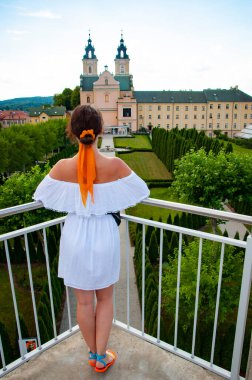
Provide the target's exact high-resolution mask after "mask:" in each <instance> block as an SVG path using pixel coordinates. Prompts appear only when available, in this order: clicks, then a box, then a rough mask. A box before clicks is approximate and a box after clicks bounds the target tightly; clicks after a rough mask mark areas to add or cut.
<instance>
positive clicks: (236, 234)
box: [234, 231, 240, 240]
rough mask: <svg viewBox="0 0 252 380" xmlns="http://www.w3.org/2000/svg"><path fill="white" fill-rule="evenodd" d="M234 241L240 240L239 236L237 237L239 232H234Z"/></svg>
mask: <svg viewBox="0 0 252 380" xmlns="http://www.w3.org/2000/svg"><path fill="white" fill-rule="evenodd" d="M234 239H237V240H240V235H239V232H238V231H236V233H235V236H234Z"/></svg>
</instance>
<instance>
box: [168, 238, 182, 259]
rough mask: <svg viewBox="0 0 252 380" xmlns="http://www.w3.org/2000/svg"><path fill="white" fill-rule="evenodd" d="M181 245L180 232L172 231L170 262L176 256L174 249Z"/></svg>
mask: <svg viewBox="0 0 252 380" xmlns="http://www.w3.org/2000/svg"><path fill="white" fill-rule="evenodd" d="M178 246H179V240H178V234H177V232H173V233H172V238H171V243H170V248H169V252H168V262H169V260H170V259H171V258H174V249H175V248H178Z"/></svg>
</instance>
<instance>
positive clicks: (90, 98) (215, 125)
mask: <svg viewBox="0 0 252 380" xmlns="http://www.w3.org/2000/svg"><path fill="white" fill-rule="evenodd" d="M82 62H83V74H82V75H81V76H80V101H81V104H90V105H93V106H94V107H96V108H98V109H100V111H101V113H102V115H103V119H104V126H105V128H106V127H120V126H128V127H129V128H130V129H131V130H132V131H138V130H139V129H141V128H147V129H149V130H151V129H152V128H153V127H160V128H165V129H167V130H170V129H172V128H179V129H182V128H196V129H197V130H199V131H201V130H203V131H205V133H206V134H207V135H208V136H213V135H214V134H213V131H214V130H220V131H221V132H222V133H224V134H227V135H228V136H229V137H233V136H235V134H236V133H237V132H239V131H240V130H242V129H243V128H245V127H246V126H247V125H249V124H251V123H252V97H251V96H250V95H248V94H246V93H244V92H242V91H241V90H239V89H238V87H234V88H230V89H229V90H225V89H206V90H203V91H165V90H164V91H135V90H134V87H133V76H132V75H131V74H130V65H129V64H130V59H129V55H128V54H127V48H126V46H125V44H124V39H123V36H122V35H121V40H120V44H119V46H118V48H117V54H116V57H115V75H113V74H112V73H110V72H109V71H108V67H107V66H105V70H104V71H103V72H102V73H100V75H98V59H97V57H96V55H95V48H94V46H93V45H92V40H91V38H90V35H89V39H88V45H87V46H86V47H85V54H84V56H83V59H82Z"/></svg>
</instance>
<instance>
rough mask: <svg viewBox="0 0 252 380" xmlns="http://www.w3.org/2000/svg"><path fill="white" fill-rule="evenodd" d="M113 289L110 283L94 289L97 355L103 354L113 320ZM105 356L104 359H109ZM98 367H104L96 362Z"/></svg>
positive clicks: (107, 360)
mask: <svg viewBox="0 0 252 380" xmlns="http://www.w3.org/2000/svg"><path fill="white" fill-rule="evenodd" d="M113 289H114V286H113V285H111V286H109V287H108V288H105V289H100V290H96V297H97V305H96V348H97V354H98V355H104V354H105V353H106V349H107V343H108V339H109V334H110V330H111V326H112V320H113ZM111 360H112V359H111V357H110V356H109V357H108V356H107V357H106V358H105V359H104V361H105V362H109V361H111ZM96 366H97V367H98V368H102V367H104V365H103V364H102V363H100V362H97V363H96Z"/></svg>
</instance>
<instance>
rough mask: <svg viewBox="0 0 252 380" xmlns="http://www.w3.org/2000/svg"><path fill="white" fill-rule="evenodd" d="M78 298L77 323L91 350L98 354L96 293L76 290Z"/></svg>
mask: <svg viewBox="0 0 252 380" xmlns="http://www.w3.org/2000/svg"><path fill="white" fill-rule="evenodd" d="M74 292H75V295H76V298H77V322H78V324H79V327H80V330H81V332H82V335H83V338H84V339H85V341H86V343H87V345H88V347H89V350H90V351H92V352H96V333H95V311H94V291H93V290H81V289H74Z"/></svg>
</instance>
